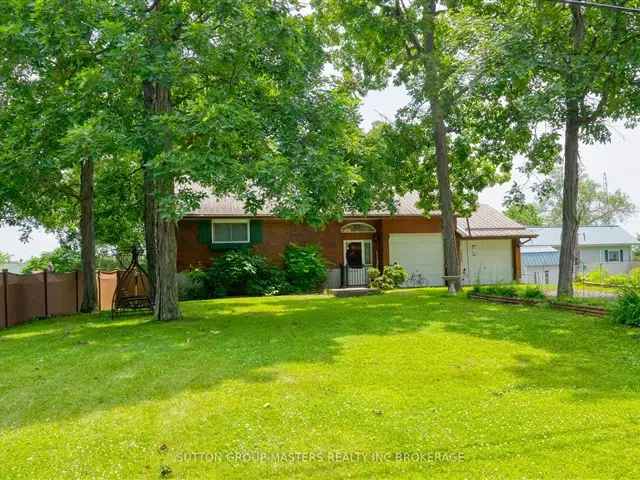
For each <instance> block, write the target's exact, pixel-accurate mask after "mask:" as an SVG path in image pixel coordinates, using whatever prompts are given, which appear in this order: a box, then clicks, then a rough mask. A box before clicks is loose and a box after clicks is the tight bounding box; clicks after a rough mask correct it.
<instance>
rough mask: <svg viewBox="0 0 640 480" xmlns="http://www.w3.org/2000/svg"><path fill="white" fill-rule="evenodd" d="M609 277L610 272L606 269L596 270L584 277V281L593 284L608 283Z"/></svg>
mask: <svg viewBox="0 0 640 480" xmlns="http://www.w3.org/2000/svg"><path fill="white" fill-rule="evenodd" d="M608 276H609V272H607V271H606V270H605V269H598V270H594V271H593V272H589V273H587V274H586V275H585V276H584V280H585V281H587V282H591V283H600V284H604V283H606V280H607V277H608Z"/></svg>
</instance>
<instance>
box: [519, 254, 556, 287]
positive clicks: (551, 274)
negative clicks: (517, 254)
mask: <svg viewBox="0 0 640 480" xmlns="http://www.w3.org/2000/svg"><path fill="white" fill-rule="evenodd" d="M521 251H522V281H523V282H525V283H533V284H536V285H557V283H558V274H559V272H560V268H559V265H560V252H559V251H558V250H556V249H555V248H553V247H528V246H526V245H524V246H522V248H521Z"/></svg>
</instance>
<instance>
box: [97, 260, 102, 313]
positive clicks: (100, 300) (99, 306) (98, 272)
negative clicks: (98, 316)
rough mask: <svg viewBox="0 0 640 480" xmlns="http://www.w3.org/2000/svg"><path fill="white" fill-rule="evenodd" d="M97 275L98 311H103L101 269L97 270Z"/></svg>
mask: <svg viewBox="0 0 640 480" xmlns="http://www.w3.org/2000/svg"><path fill="white" fill-rule="evenodd" d="M96 276H97V277H98V281H97V282H96V283H97V284H98V311H99V312H101V311H102V285H101V283H100V270H98V271H97V272H96Z"/></svg>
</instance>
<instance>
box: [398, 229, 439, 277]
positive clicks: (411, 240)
mask: <svg viewBox="0 0 640 480" xmlns="http://www.w3.org/2000/svg"><path fill="white" fill-rule="evenodd" d="M389 261H390V263H391V264H394V263H398V264H400V265H402V266H403V267H404V268H405V269H406V270H407V273H408V274H409V278H408V280H407V283H406V286H421V285H424V286H427V285H443V284H444V282H443V280H442V276H443V275H444V253H443V246H442V235H441V234H439V233H392V234H390V235H389Z"/></svg>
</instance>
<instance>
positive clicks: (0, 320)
mask: <svg viewBox="0 0 640 480" xmlns="http://www.w3.org/2000/svg"><path fill="white" fill-rule="evenodd" d="M8 275H9V273H8V272H7V271H6V270H5V271H3V272H2V274H1V275H0V329H2V328H7V324H8V322H7V316H8V315H7V308H6V307H7V303H6V302H7V298H8V296H9V292H8V291H7V288H6V285H5V277H7V276H8Z"/></svg>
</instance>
